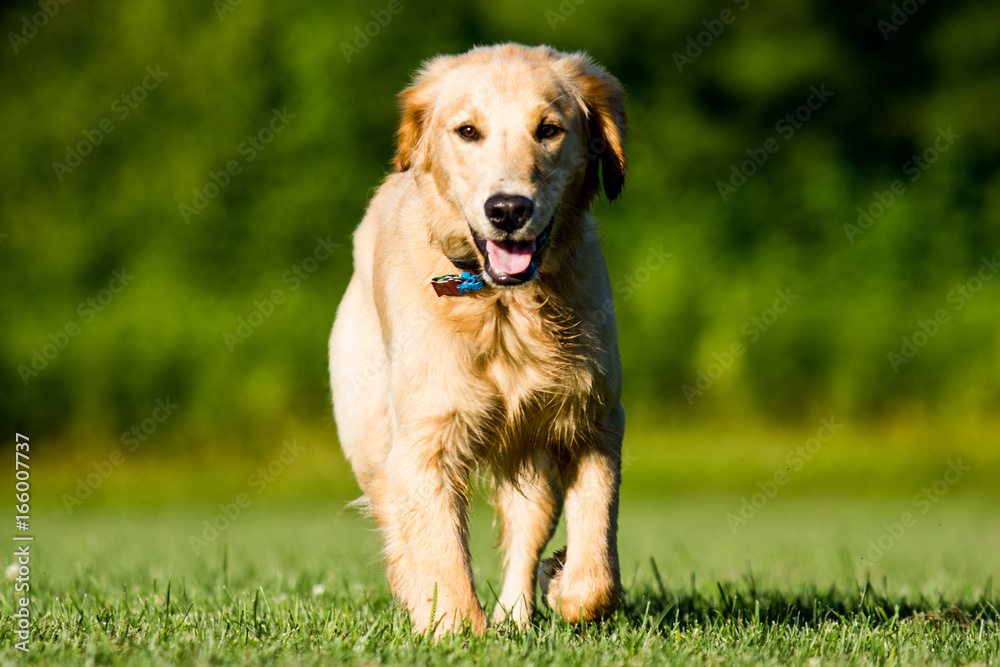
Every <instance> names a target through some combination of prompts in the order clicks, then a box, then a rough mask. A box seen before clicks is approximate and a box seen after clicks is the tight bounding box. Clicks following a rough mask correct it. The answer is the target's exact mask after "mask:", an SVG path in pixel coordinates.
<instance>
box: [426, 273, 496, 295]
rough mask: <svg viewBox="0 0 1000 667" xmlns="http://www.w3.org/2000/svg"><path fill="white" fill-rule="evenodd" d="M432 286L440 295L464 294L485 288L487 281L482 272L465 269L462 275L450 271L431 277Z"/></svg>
mask: <svg viewBox="0 0 1000 667" xmlns="http://www.w3.org/2000/svg"><path fill="white" fill-rule="evenodd" d="M431 286H432V287H434V291H435V292H437V295H438V296H462V295H464V294H468V293H469V292H476V291H478V290H481V289H483V288H484V287H486V282H485V281H484V280H483V274H481V273H472V272H470V271H463V272H462V275H460V276H458V275H455V274H454V273H449V274H446V275H443V276H438V277H437V278H431Z"/></svg>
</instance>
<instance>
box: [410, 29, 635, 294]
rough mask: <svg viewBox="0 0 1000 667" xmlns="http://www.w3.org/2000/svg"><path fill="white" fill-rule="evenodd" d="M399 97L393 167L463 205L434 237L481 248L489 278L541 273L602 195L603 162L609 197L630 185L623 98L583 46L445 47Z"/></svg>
mask: <svg viewBox="0 0 1000 667" xmlns="http://www.w3.org/2000/svg"><path fill="white" fill-rule="evenodd" d="M400 103H401V106H402V116H403V117H402V123H401V126H400V130H399V149H398V152H397V155H396V159H395V168H396V170H397V171H406V170H409V169H414V170H417V171H419V172H421V173H422V175H427V176H430V177H431V178H429V179H425V180H426V181H427V182H432V183H433V186H434V187H435V188H436V189H437V191H438V193H439V194H440V196H441V199H442V200H443V201H444V202H445V203H446V205H447V206H449V207H451V208H453V209H454V210H455V211H456V212H457V213H459V215H452V216H447V217H448V218H450V220H449V221H448V222H440V221H435V224H436V225H442V226H443V228H439V229H435V230H432V236H434V237H436V238H435V242H436V243H438V244H440V245H441V246H442V247H443V248H444V249H445V250H446V251H450V252H451V254H454V253H456V252H457V253H458V254H462V250H461V249H462V248H463V247H464V248H466V249H468V252H469V253H472V252H476V251H478V253H479V255H480V257H481V259H482V264H483V268H484V269H485V274H486V276H487V280H489V281H490V282H492V283H493V284H495V285H504V286H510V285H520V284H523V283H526V282H528V281H530V280H532V279H533V278H535V276H536V275H538V273H539V271H540V270H542V268H543V265H544V264H545V259H546V255H547V254H548V252H547V251H548V248H549V246H550V245H552V243H551V241H552V239H558V238H560V236H561V235H566V234H568V233H569V230H567V229H565V228H564V227H566V226H569V225H572V224H573V223H574V222H576V223H578V222H579V220H581V219H582V216H583V215H584V214H585V212H586V210H587V208H588V207H589V205H590V203H591V201H592V200H593V198H594V196H595V195H596V194H597V192H598V190H599V187H600V184H599V180H598V167H599V166H600V172H601V177H602V178H603V181H604V192H605V194H606V195H607V197H608V199H609V200H613V199H615V198H616V197H617V196H618V194H619V193H620V192H621V190H622V187H623V186H624V184H625V133H626V117H625V95H624V92H623V91H622V87H621V84H619V83H618V81H617V80H616V79H615V78H614V77H612V76H611V75H609V74H608V73H607V72H606V71H605V70H604V69H602V68H601V67H599V66H598V65H596V64H594V62H593V61H592V60H591V59H590V58H589V57H588V56H587V55H585V54H582V53H575V54H564V53H560V52H558V51H554V50H552V49H550V48H548V47H535V48H529V47H525V46H520V45H516V44H506V45H502V46H493V47H481V48H476V49H473V50H471V51H469V52H468V53H466V54H463V55H460V56H440V57H438V58H435V59H433V60H431V61H429V62H428V63H426V64H425V66H424V67H423V69H422V70H421V71H420V72H419V73H418V74H417V76H416V78H415V80H414V82H413V85H412V86H410V87H409V88H407V89H406V90H404V91H403V92H402V93H401V94H400ZM473 247H474V248H475V251H473V250H471V249H472V248H473ZM553 263H554V262H553Z"/></svg>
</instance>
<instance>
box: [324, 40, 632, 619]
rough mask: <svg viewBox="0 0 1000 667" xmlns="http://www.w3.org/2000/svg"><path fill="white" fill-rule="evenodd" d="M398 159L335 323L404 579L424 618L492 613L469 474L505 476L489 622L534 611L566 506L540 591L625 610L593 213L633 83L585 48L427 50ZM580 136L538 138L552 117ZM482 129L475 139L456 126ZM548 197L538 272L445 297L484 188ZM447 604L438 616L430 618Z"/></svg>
mask: <svg viewBox="0 0 1000 667" xmlns="http://www.w3.org/2000/svg"><path fill="white" fill-rule="evenodd" d="M400 99H401V105H402V112H403V120H402V123H401V128H400V136H399V151H398V154H397V157H396V161H395V173H393V174H391V175H390V176H389V177H388V178H387V179H386V180H385V182H384V183H383V184H382V185H381V186H380V187H379V189H378V191H377V193H376V194H375V197H374V199H373V200H372V202H371V204H370V206H369V208H368V211H367V214H366V215H365V218H364V220H363V221H362V222H361V225H360V226H359V227H358V229H357V231H356V233H355V235H354V276H353V277H352V279H351V281H350V284H349V285H348V288H347V291H346V293H345V294H344V297H343V300H342V302H341V304H340V307H339V309H338V311H337V318H336V322H335V323H334V327H333V333H332V335H331V337H330V378H331V385H332V389H333V401H334V414H335V416H336V421H337V426H338V430H339V435H340V441H341V444H342V446H343V449H344V452H345V454H346V455H347V458H348V460H349V461H350V463H351V466H352V467H353V470H354V473H355V475H356V476H357V480H358V483H359V484H360V486H361V488H362V490H363V491H364V493H365V496H366V497H367V500H368V501H369V505H370V507H371V510H372V512H373V514H374V516H375V518H376V520H377V521H378V523H379V525H380V526H381V528H382V531H383V534H384V539H385V555H386V560H387V564H388V576H389V584H390V587H391V589H392V591H393V594H394V595H395V596H396V597H397V598H398V599H399V600H400V602H401V603H402V604H403V605H405V607H406V608H407V609H408V610H409V612H410V615H411V619H412V622H413V627H414V629H415V630H416V631H418V632H423V631H426V630H427V629H428V628H430V627H434V628H435V632H436V633H437V634H441V633H443V632H447V631H450V630H452V629H457V628H459V627H461V626H462V625H463V624H468V625H470V626H471V628H472V630H473V631H475V632H483V631H484V630H485V629H486V627H487V617H486V614H485V613H484V612H483V609H482V607H481V605H480V603H479V600H478V599H477V597H476V592H475V589H474V587H473V579H472V568H471V564H470V558H469V550H468V528H467V523H466V505H467V500H468V499H467V494H468V483H469V478H470V474H471V473H472V472H473V471H474V470H476V469H479V468H485V469H487V470H488V471H489V472H491V473H492V474H493V476H494V477H495V479H496V487H497V498H496V502H497V506H498V511H499V514H500V517H501V520H502V535H501V544H502V547H503V550H504V554H505V560H504V563H505V568H504V570H505V574H504V580H503V585H502V588H501V592H500V600H499V604H498V605H497V606H496V609H495V610H494V612H493V615H492V618H493V620H494V621H496V622H500V621H504V620H505V619H508V618H509V619H511V620H513V621H514V622H517V623H519V624H523V623H527V622H528V621H529V619H530V616H531V611H532V608H533V605H534V599H535V583H536V582H535V580H536V572H537V571H538V560H539V557H540V555H541V553H542V550H543V549H544V548H545V545H546V543H547V542H548V541H549V539H550V537H551V535H552V531H553V529H554V527H555V525H556V522H557V520H558V517H559V513H560V510H561V509H562V508H565V513H566V521H567V529H568V544H567V549H566V552H565V555H562V554H560V556H559V557H558V558H556V559H552V560H551V561H549V562H547V563H546V564H545V575H544V582H543V583H544V584H545V588H546V590H545V600H546V602H547V604H548V605H549V606H551V607H552V608H553V609H555V610H556V611H557V612H558V613H559V614H561V615H562V616H563V617H564V618H566V619H569V620H571V621H574V622H581V621H589V620H596V619H600V618H603V617H605V616H607V615H608V614H609V613H611V612H612V611H613V610H614V609H615V608H616V606H617V604H618V602H619V597H620V594H621V590H620V576H619V567H618V552H617V538H616V533H617V517H618V487H619V483H620V460H621V441H622V435H623V431H624V426H625V418H624V413H623V411H622V408H621V404H620V394H621V369H620V364H619V359H618V343H617V334H616V329H615V321H614V311H613V307H612V306H611V289H610V284H609V280H608V275H607V269H606V267H605V263H604V259H603V256H602V254H601V250H600V243H599V240H598V236H597V232H596V229H595V225H594V222H593V221H592V219H591V218H590V216H589V214H588V209H589V207H590V203H591V201H592V199H593V197H594V196H595V195H596V194H597V191H598V187H599V183H598V166H599V165H600V166H601V168H602V176H603V181H604V189H605V192H606V193H607V195H608V197H609V198H610V199H613V198H615V197H616V196H617V195H618V193H619V192H620V190H621V188H622V186H623V184H624V176H625V131H626V120H625V109H624V94H623V92H622V89H621V86H620V85H619V84H618V82H617V81H616V80H615V79H614V78H613V77H611V76H610V75H608V74H607V73H606V72H605V71H604V70H603V69H601V68H600V67H598V66H596V65H594V64H593V63H592V61H591V60H590V59H589V58H588V57H587V56H586V55H583V54H564V53H559V52H556V51H553V50H551V49H549V48H547V47H536V48H529V47H524V46H520V45H513V44H508V45H501V46H495V47H485V48H477V49H473V50H472V51H470V52H468V53H466V54H463V55H460V56H443V57H438V58H435V59H434V60H432V61H430V62H428V63H426V64H425V66H424V68H423V69H422V70H421V72H420V73H419V74H418V75H417V77H416V79H415V81H414V83H413V85H412V86H411V87H410V88H408V89H407V90H406V91H404V92H403V93H402V94H401V96H400ZM548 122H551V123H555V124H557V125H558V126H559V127H560V128H561V129H562V130H563V132H562V133H561V134H560V135H559V136H558V137H556V138H555V139H551V140H545V141H543V140H541V139H539V135H538V133H537V128H538V127H539V126H540V124H542V123H548ZM465 124H472V125H474V126H475V127H476V128H478V129H479V130H480V131H481V132H482V135H483V136H482V139H481V140H479V141H472V142H470V141H466V140H464V139H463V138H462V137H460V136H458V135H457V134H456V132H455V129H456V128H457V127H460V126H462V125H465ZM497 193H508V194H518V195H522V196H525V197H527V198H529V199H531V200H532V201H533V202H534V205H535V212H534V215H533V216H532V218H531V220H530V221H529V222H528V223H527V225H526V226H525V228H524V230H523V231H522V232H521V234H522V235H523V237H524V238H529V237H534V236H537V235H538V234H539V233H541V231H542V230H543V229H544V228H545V226H546V225H547V224H548V222H549V221H550V220H554V222H553V227H552V233H551V237H550V241H549V242H548V245H547V251H546V253H545V254H544V256H543V260H542V262H541V267H540V269H539V273H538V275H537V276H536V277H535V278H534V279H533V280H530V281H529V282H527V283H525V284H523V285H519V286H500V285H496V284H494V283H493V282H492V281H488V284H487V286H486V288H485V289H483V290H481V291H478V292H473V293H470V294H467V295H464V296H458V297H440V298H439V297H438V296H436V295H435V293H434V291H433V289H432V287H431V284H430V279H431V278H432V277H434V276H439V275H442V274H447V273H455V272H456V269H455V268H454V266H453V265H452V263H451V261H450V260H449V257H450V258H452V259H476V260H478V261H480V262H481V261H482V257H481V256H480V255H479V253H478V251H477V250H476V247H475V245H474V243H473V239H472V235H471V230H475V231H476V232H477V233H478V234H481V235H489V234H491V233H492V232H491V228H490V223H489V221H488V220H487V219H486V217H485V214H484V212H483V207H484V202H485V201H486V199H488V198H489V197H490V196H491V195H494V194H497ZM432 608H433V609H434V610H435V614H434V617H433V618H432V617H431V610H432Z"/></svg>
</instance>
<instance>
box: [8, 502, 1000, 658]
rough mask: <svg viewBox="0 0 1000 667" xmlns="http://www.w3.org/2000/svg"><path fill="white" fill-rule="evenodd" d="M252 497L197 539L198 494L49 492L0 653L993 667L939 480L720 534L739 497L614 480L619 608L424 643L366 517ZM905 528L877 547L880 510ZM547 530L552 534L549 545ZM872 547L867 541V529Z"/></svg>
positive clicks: (202, 515) (999, 653)
mask: <svg viewBox="0 0 1000 667" xmlns="http://www.w3.org/2000/svg"><path fill="white" fill-rule="evenodd" d="M263 500H264V499H262V500H261V502H259V503H256V504H253V505H251V506H249V507H247V508H246V509H244V510H243V511H242V512H241V514H240V516H238V517H237V518H235V519H233V520H232V521H231V522H230V523H231V525H230V527H228V529H226V530H224V531H222V532H221V533H220V534H219V535H218V537H216V538H215V539H214V540H212V541H211V542H210V543H209V544H208V545H207V546H204V545H202V546H201V547H200V548H199V549H197V551H198V553H195V551H196V549H195V548H192V546H191V541H190V538H191V536H199V535H201V536H204V535H203V533H202V531H203V529H204V524H203V522H204V521H206V520H211V519H212V518H213V517H214V516H216V515H217V514H218V513H219V511H220V510H219V508H218V506H217V505H209V504H205V505H201V504H199V505H191V506H184V507H180V506H176V505H174V506H163V507H153V508H135V509H128V510H126V509H121V508H114V507H101V506H99V505H94V506H90V505H87V506H84V507H82V508H79V509H77V510H76V511H74V513H73V514H72V515H70V514H68V513H67V512H65V511H62V510H61V509H59V508H57V507H50V508H48V509H45V510H44V511H43V512H42V513H41V514H37V513H36V516H35V519H34V520H35V525H36V526H37V528H36V539H35V543H34V549H35V561H34V562H33V567H34V570H33V574H32V577H33V578H32V584H33V586H34V587H35V588H34V596H35V606H34V614H35V619H36V620H35V627H34V636H33V637H32V650H31V652H30V653H29V654H28V655H27V656H24V655H23V654H22V653H21V652H20V651H17V650H15V649H14V648H13V646H12V643H13V641H12V637H13V633H12V621H11V617H10V614H11V612H12V610H13V608H14V607H13V604H14V602H13V595H12V585H11V584H10V583H9V582H4V585H3V587H2V595H0V610H2V618H0V646H2V648H0V660H2V661H3V662H5V663H9V662H15V661H18V662H21V661H24V660H25V659H26V660H27V661H29V662H38V663H49V664H73V663H76V664H126V663H127V664H171V663H193V664H244V663H246V664H337V663H345V664H358V665H362V664H373V663H378V664H454V663H473V662H474V663H477V664H508V663H512V662H515V663H526V664H587V665H591V664H640V663H664V664H692V663H694V664H720V663H728V664H809V665H814V664H830V663H834V664H839V663H845V664H876V663H877V664H968V663H980V664H993V663H996V661H997V660H998V659H1000V633H998V621H1000V618H998V613H997V608H998V607H1000V595H998V594H997V593H996V591H995V590H994V589H993V587H992V580H991V575H992V573H993V572H995V571H996V563H997V554H998V553H1000V525H998V524H1000V522H998V520H997V517H996V513H995V510H996V504H995V496H990V495H989V494H988V493H982V492H980V491H977V490H973V491H969V490H968V489H967V490H965V491H963V490H962V489H955V490H954V491H953V492H950V493H949V494H948V495H947V496H946V497H943V498H941V501H940V502H938V503H936V504H935V505H934V506H933V508H932V509H930V510H929V511H927V512H926V514H920V511H919V510H918V509H916V508H915V507H913V506H911V505H910V501H909V498H908V497H904V498H902V499H900V498H882V499H877V498H867V499H861V498H856V499H853V500H851V499H845V498H844V497H840V496H831V495H829V494H802V493H794V494H790V493H789V494H786V495H784V496H782V495H776V496H775V497H774V498H773V499H771V500H770V501H769V503H768V504H766V505H765V506H764V507H763V508H761V509H760V511H759V512H758V514H757V515H756V516H754V517H753V518H752V519H751V520H750V521H749V522H748V523H747V525H746V526H741V527H740V529H739V530H738V532H734V530H733V529H732V528H731V527H730V525H729V523H728V521H727V519H726V517H727V515H728V514H730V513H732V512H734V511H738V503H739V501H738V497H728V496H725V495H724V494H718V493H712V494H702V495H694V494H685V495H679V496H676V497H670V496H667V497H664V498H662V499H655V500H654V499H651V498H650V496H649V495H647V494H638V493H631V494H630V493H626V494H625V496H624V498H623V505H622V526H621V538H620V546H621V553H622V565H623V578H624V584H625V587H626V590H627V593H628V601H627V604H626V605H625V607H624V609H622V610H621V611H620V612H619V613H618V614H617V615H616V616H615V617H614V618H613V619H612V620H610V621H609V622H607V623H605V624H603V625H596V626H590V627H585V628H576V627H571V626H567V625H566V624H564V623H562V622H560V621H559V620H556V619H554V618H553V617H552V615H551V614H549V613H548V612H547V610H543V611H540V612H538V613H537V614H536V617H535V619H534V623H533V624H532V626H531V627H530V628H529V629H528V630H527V631H524V632H520V631H516V630H513V629H511V628H498V629H495V630H491V631H490V633H489V634H488V635H487V636H486V637H485V638H474V637H468V636H455V637H451V638H448V639H446V640H445V641H443V642H442V643H441V644H439V645H435V644H433V643H432V642H431V641H429V640H428V639H427V638H426V637H414V636H411V634H410V632H409V627H408V621H407V620H406V619H405V616H404V615H403V614H402V613H400V611H399V610H398V609H397V608H395V607H394V606H393V604H392V602H391V600H390V597H389V594H388V590H387V587H386V584H385V581H384V577H383V570H382V566H381V565H380V564H379V563H378V539H377V535H376V534H375V533H374V531H373V530H372V526H371V524H370V523H369V522H368V521H367V520H365V519H363V518H362V517H359V516H358V515H357V514H356V513H355V512H354V511H353V510H349V509H345V508H344V506H343V504H342V503H333V504H331V503H325V504H309V505H306V504H303V503H296V502H286V501H275V502H270V503H266V504H265V503H264V502H263ZM908 507H909V509H911V510H913V511H914V513H915V514H916V515H917V519H916V523H915V525H912V526H911V527H907V528H906V530H905V531H904V533H903V534H902V535H899V536H898V537H895V538H893V539H894V544H893V545H891V546H890V547H889V548H887V549H885V551H884V553H883V554H881V555H880V556H879V557H878V559H877V562H875V563H870V562H865V561H863V560H860V558H861V557H863V556H864V553H865V550H866V549H868V546H867V545H868V541H869V540H875V541H877V540H878V539H879V537H880V536H881V535H882V534H883V533H884V532H885V531H886V528H885V527H883V526H884V524H886V523H888V524H890V527H891V524H892V522H895V521H897V520H898V518H899V516H900V514H901V512H903V511H906V510H907V509H908ZM491 518H492V515H491V511H490V509H489V508H488V507H486V506H484V505H477V506H476V509H475V512H474V519H473V524H472V525H473V529H472V537H473V554H474V559H475V564H476V567H475V572H476V576H477V584H478V587H479V593H480V599H481V600H483V601H484V602H487V603H490V602H492V600H493V599H494V594H493V591H494V590H496V589H497V588H498V585H497V583H498V582H497V570H498V562H497V558H496V556H495V555H494V553H493V551H492V546H491V545H492V537H491V526H490V522H491ZM564 539H565V538H564V535H563V534H562V533H561V529H560V534H557V536H556V538H555V540H554V541H553V545H552V546H553V547H558V546H561V545H562V544H563V543H564ZM883 542H885V540H883Z"/></svg>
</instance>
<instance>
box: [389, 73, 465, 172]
mask: <svg viewBox="0 0 1000 667" xmlns="http://www.w3.org/2000/svg"><path fill="white" fill-rule="evenodd" d="M454 61H455V58H454V57H453V56H438V57H436V58H433V59H432V60H429V61H426V62H424V64H423V67H421V69H420V71H419V72H417V75H416V76H415V77H414V78H413V83H411V84H410V87H409V88H407V89H406V90H404V91H403V92H401V93H400V94H399V98H398V99H399V110H400V113H401V115H402V118H401V119H400V122H399V133H398V134H397V139H398V143H397V147H396V157H395V159H394V160H393V163H392V165H393V168H394V169H395V170H396V171H406V170H407V169H410V168H411V167H419V166H423V164H424V162H425V161H426V159H427V157H428V156H427V140H426V136H425V135H426V130H427V125H428V123H430V120H431V112H432V108H431V107H432V103H433V101H434V96H435V91H436V88H437V84H438V81H439V80H440V78H441V73H442V72H444V70H446V69H449V68H450V67H451V66H452V64H453V63H454Z"/></svg>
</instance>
